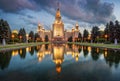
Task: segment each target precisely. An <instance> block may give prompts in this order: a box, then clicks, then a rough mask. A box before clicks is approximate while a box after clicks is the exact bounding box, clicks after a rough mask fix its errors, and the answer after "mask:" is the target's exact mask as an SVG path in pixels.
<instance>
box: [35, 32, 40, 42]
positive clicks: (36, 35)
mask: <svg viewBox="0 0 120 81" xmlns="http://www.w3.org/2000/svg"><path fill="white" fill-rule="evenodd" d="M38 38H40V36H39V35H38V33H35V41H37V39H38Z"/></svg>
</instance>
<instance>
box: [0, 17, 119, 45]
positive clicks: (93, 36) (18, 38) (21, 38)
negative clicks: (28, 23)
mask: <svg viewBox="0 0 120 81" xmlns="http://www.w3.org/2000/svg"><path fill="white" fill-rule="evenodd" d="M48 41H49V37H48V36H45V42H48ZM68 41H69V42H73V37H72V36H71V37H69V38H68ZM74 41H75V42H91V43H114V44H117V43H119V42H120V24H119V22H118V21H117V20H116V21H115V22H112V21H110V22H109V23H107V24H106V27H105V29H104V31H101V30H100V29H99V27H98V26H94V27H92V30H91V32H90V33H89V32H88V30H87V29H85V30H84V31H83V35H82V34H81V32H79V34H78V38H75V39H74ZM25 42H41V38H40V36H39V35H38V33H34V32H33V31H30V32H29V34H28V35H27V34H26V30H25V29H24V28H21V29H20V30H19V31H18V33H14V32H11V29H10V26H9V24H8V22H7V21H5V20H3V19H0V43H1V44H3V45H5V44H6V43H7V44H9V43H10V44H11V43H25Z"/></svg>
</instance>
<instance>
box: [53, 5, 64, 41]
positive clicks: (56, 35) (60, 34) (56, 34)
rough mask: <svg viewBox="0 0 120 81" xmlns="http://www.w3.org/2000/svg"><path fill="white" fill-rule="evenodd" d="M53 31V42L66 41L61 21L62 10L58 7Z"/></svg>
mask: <svg viewBox="0 0 120 81" xmlns="http://www.w3.org/2000/svg"><path fill="white" fill-rule="evenodd" d="M52 31H53V40H54V41H56V40H59V41H62V40H64V37H65V36H64V24H63V22H62V20H61V13H60V8H59V7H58V9H57V11H56V15H55V21H54V23H53V27H52Z"/></svg>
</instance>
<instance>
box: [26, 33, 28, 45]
mask: <svg viewBox="0 0 120 81" xmlns="http://www.w3.org/2000/svg"><path fill="white" fill-rule="evenodd" d="M26 43H28V34H26Z"/></svg>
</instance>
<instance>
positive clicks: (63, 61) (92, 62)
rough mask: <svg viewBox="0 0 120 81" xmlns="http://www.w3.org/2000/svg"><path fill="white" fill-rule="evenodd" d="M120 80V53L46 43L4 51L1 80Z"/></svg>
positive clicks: (0, 66)
mask: <svg viewBox="0 0 120 81" xmlns="http://www.w3.org/2000/svg"><path fill="white" fill-rule="evenodd" d="M88 80H89V81H120V50H112V49H107V48H95V47H89V46H80V45H74V44H70V45H67V44H63V45H53V44H44V45H39V46H34V47H27V48H21V49H16V50H9V51H0V81H88Z"/></svg>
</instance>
